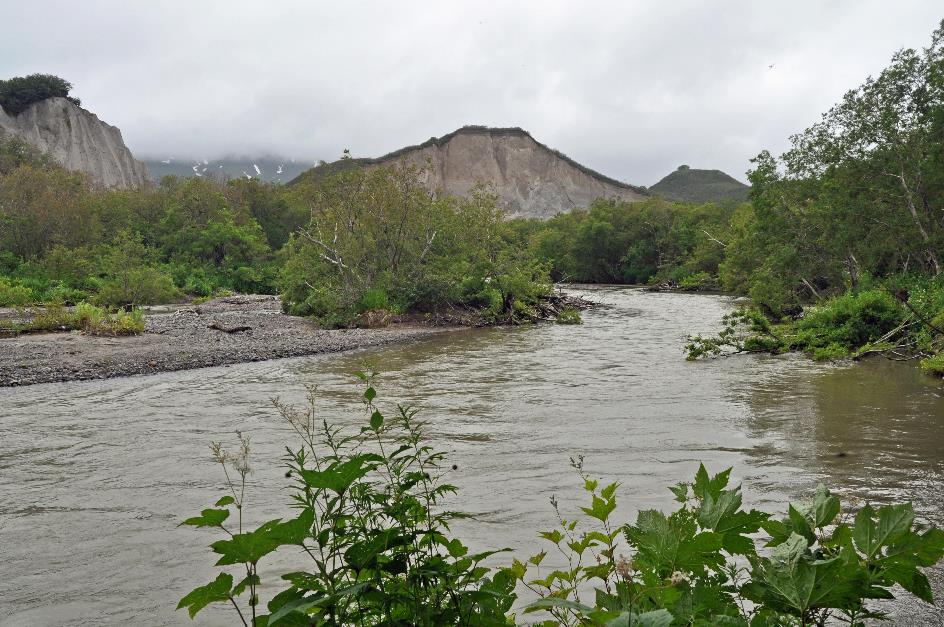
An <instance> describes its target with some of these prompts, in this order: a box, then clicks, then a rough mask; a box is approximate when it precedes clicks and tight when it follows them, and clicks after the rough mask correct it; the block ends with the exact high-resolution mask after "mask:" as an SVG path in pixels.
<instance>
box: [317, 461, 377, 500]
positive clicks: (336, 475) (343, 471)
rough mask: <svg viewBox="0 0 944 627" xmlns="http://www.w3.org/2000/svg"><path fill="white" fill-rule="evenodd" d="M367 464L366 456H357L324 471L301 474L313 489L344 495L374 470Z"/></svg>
mask: <svg viewBox="0 0 944 627" xmlns="http://www.w3.org/2000/svg"><path fill="white" fill-rule="evenodd" d="M366 463H367V459H366V456H365V455H357V456H354V457H352V458H351V459H349V460H347V461H344V462H341V463H335V464H333V465H331V466H329V467H328V468H327V469H325V470H323V471H318V470H302V471H301V473H300V474H301V476H302V480H304V481H305V483H306V484H308V486H310V487H312V488H317V489H323V490H331V491H332V492H337V493H338V494H343V493H344V492H345V491H346V490H347V489H348V488H349V487H351V485H352V484H353V483H354V482H355V481H357V480H358V479H360V478H361V477H363V476H365V475H366V474H367V473H369V472H370V471H371V470H372V469H373V466H369V465H368V466H365V464H366Z"/></svg>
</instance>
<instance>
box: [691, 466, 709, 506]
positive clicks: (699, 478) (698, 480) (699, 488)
mask: <svg viewBox="0 0 944 627" xmlns="http://www.w3.org/2000/svg"><path fill="white" fill-rule="evenodd" d="M709 483H711V480H710V479H709V478H708V470H707V469H706V468H705V465H704V464H698V471H697V472H696V473H695V483H693V484H692V492H693V493H694V494H695V496H696V497H697V498H700V499H703V498H705V496H706V495H707V494H708V484H709Z"/></svg>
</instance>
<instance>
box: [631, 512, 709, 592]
mask: <svg viewBox="0 0 944 627" xmlns="http://www.w3.org/2000/svg"><path fill="white" fill-rule="evenodd" d="M623 532H624V534H625V535H626V539H627V541H628V542H629V544H630V545H631V546H633V547H634V548H635V549H636V556H635V557H634V558H633V559H634V561H635V562H636V563H637V565H638V566H646V567H649V568H652V569H653V570H655V571H656V572H657V573H658V574H659V576H660V577H663V578H664V577H668V576H669V575H670V574H671V573H673V572H675V571H681V572H693V571H701V570H702V569H704V568H705V566H720V565H721V564H723V563H724V558H723V556H722V555H721V553H720V550H721V536H720V535H719V534H717V533H714V532H711V531H706V532H702V533H697V529H696V527H695V524H694V522H687V521H682V520H678V519H676V518H675V517H672V518H666V516H665V514H663V513H662V512H659V511H656V510H643V511H641V512H639V514H638V515H637V517H636V524H635V525H634V526H627V527H625V528H624V530H623Z"/></svg>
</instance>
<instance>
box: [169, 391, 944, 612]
mask: <svg viewBox="0 0 944 627" xmlns="http://www.w3.org/2000/svg"><path fill="white" fill-rule="evenodd" d="M360 376H361V378H362V380H363V381H364V382H365V383H366V386H367V387H366V389H365V391H364V393H363V395H362V400H363V403H364V407H365V413H366V418H367V424H366V425H365V426H364V427H362V428H361V429H360V430H359V431H357V432H355V433H350V434H345V433H343V432H342V431H341V430H340V429H338V428H335V427H332V426H330V425H328V423H327V422H326V421H324V420H318V419H317V418H316V417H315V409H314V403H315V399H314V391H311V392H310V394H309V399H308V400H309V402H308V405H307V407H305V408H303V409H297V408H294V407H290V406H287V405H283V404H281V403H279V402H278V401H276V402H275V406H276V408H277V409H278V411H279V412H280V413H281V415H282V416H283V418H284V419H285V420H286V422H287V423H288V425H289V426H290V427H291V428H292V429H293V430H294V432H295V433H296V435H297V436H298V439H299V446H298V448H297V449H286V456H285V461H286V464H287V466H288V473H287V476H288V477H290V478H291V480H292V490H291V494H292V501H293V505H294V508H295V510H296V515H295V516H294V517H293V518H289V519H274V520H269V521H268V522H265V523H263V524H261V525H259V526H258V527H256V528H255V529H247V528H246V524H245V521H246V518H245V516H246V512H245V510H244V506H245V503H246V500H245V488H246V478H247V476H248V475H249V473H250V467H249V448H250V447H249V440H248V438H247V437H246V436H244V435H242V434H239V436H238V437H239V449H238V451H237V452H235V453H230V452H227V451H226V450H224V449H223V448H222V446H221V445H219V444H214V445H213V447H212V450H213V455H214V459H215V460H216V461H217V462H218V463H220V464H221V465H222V467H223V469H224V472H225V473H226V477H227V484H228V486H229V491H228V493H226V494H224V495H223V496H222V497H221V498H220V499H219V500H217V501H216V504H215V505H214V506H213V507H211V508H208V509H205V510H203V511H202V512H201V514H200V515H199V516H195V517H192V518H189V519H187V520H185V521H184V522H183V523H182V524H184V525H190V526H195V527H209V528H213V529H215V530H218V531H220V532H222V533H223V534H224V537H223V538H221V539H219V540H217V541H216V542H214V543H213V544H211V545H210V546H211V548H212V550H213V552H214V553H216V554H217V555H218V556H219V558H218V561H217V563H216V565H217V566H218V567H221V569H220V570H221V572H220V573H219V574H218V575H217V577H216V578H215V579H214V580H213V581H211V582H210V583H208V584H206V585H204V586H201V587H198V588H196V589H194V590H192V591H191V592H190V593H189V594H187V595H186V596H184V597H183V598H182V599H181V601H180V604H179V605H178V607H179V608H187V610H188V612H189V613H190V615H191V617H193V616H195V615H196V614H197V613H198V612H200V611H201V610H203V609H204V608H205V607H206V606H208V605H209V604H211V603H226V604H229V605H232V606H233V607H234V608H235V611H236V612H238V616H239V618H240V619H241V622H242V623H243V624H244V625H253V626H260V625H265V626H272V625H424V626H432V625H508V624H514V622H515V620H516V616H515V615H514V614H509V612H510V611H511V609H512V605H513V603H514V602H515V600H516V598H517V597H516V593H515V588H516V586H520V587H521V588H522V589H523V590H527V591H528V592H529V593H530V595H529V596H530V597H531V599H532V600H530V601H529V602H528V603H527V604H526V605H524V607H523V608H522V611H523V613H524V614H531V613H536V612H543V613H544V616H545V617H546V620H544V622H542V623H540V624H541V625H546V626H553V625H567V626H578V625H579V626H607V627H619V626H624V625H625V626H629V625H632V626H634V627H669V626H670V625H692V626H708V625H726V626H740V627H788V626H794V627H811V626H824V625H827V624H837V623H838V624H847V625H850V626H862V625H864V621H865V620H867V619H875V618H882V616H883V614H882V613H881V612H879V611H877V610H876V609H875V608H874V607H869V606H868V605H867V602H868V601H870V600H872V599H890V598H893V597H892V590H893V588H894V587H895V586H901V587H902V588H904V589H905V590H907V591H908V592H911V593H912V594H914V595H915V596H917V597H918V598H919V599H921V600H923V601H926V602H928V603H931V602H933V598H932V591H931V587H930V585H929V583H928V579H927V577H926V576H925V575H924V573H923V572H922V569H923V568H926V567H929V566H933V565H934V564H936V563H937V562H938V561H939V560H940V559H941V558H942V557H944V532H942V531H940V530H938V529H935V528H929V527H926V526H923V525H921V524H917V523H916V522H915V513H914V510H913V509H912V507H911V505H909V504H904V505H888V506H884V507H880V508H877V509H876V508H874V507H872V506H870V505H866V506H865V507H862V508H861V509H859V510H858V512H855V513H853V512H850V511H844V510H843V509H842V507H841V504H840V502H839V499H838V498H837V497H836V496H834V495H833V494H831V493H830V492H829V491H828V490H827V489H826V488H825V487H823V486H819V488H818V489H817V491H816V493H815V496H814V497H813V498H812V499H811V500H810V501H809V502H805V503H797V504H792V505H790V506H789V508H788V511H787V515H786V516H785V517H782V518H776V517H773V516H771V515H770V514H768V513H765V512H761V511H758V510H754V509H750V510H747V509H744V508H743V507H742V505H743V503H742V495H741V488H740V486H731V485H729V482H730V475H731V469H730V468H728V469H727V470H724V471H722V472H720V473H717V474H715V475H713V476H712V475H710V474H709V473H708V471H707V470H706V469H705V467H704V466H703V465H702V466H700V467H699V469H698V472H697V473H696V475H695V477H694V480H693V481H692V482H690V483H680V484H678V485H676V486H674V487H672V488H670V489H671V491H672V493H673V494H674V496H675V500H676V501H677V502H678V503H679V507H678V509H676V510H675V511H673V512H670V513H664V512H661V511H657V510H644V511H640V512H639V513H638V514H637V516H636V519H635V522H634V523H621V522H617V521H616V520H614V513H615V512H616V509H617V490H618V489H619V483H616V482H614V483H610V484H607V485H601V484H600V482H599V481H597V480H595V479H593V478H591V477H590V476H589V475H588V474H587V473H586V472H585V471H584V468H583V459H582V458H579V457H578V458H576V459H573V460H571V461H572V465H573V466H574V468H575V470H576V471H577V473H578V475H579V477H580V480H581V481H582V482H583V487H584V490H585V491H586V494H587V496H588V501H589V502H588V503H587V504H586V505H585V506H583V507H581V508H580V511H581V512H582V513H583V514H584V516H585V518H584V519H578V518H577V517H570V516H565V515H564V514H563V513H562V508H561V506H560V504H559V503H558V501H557V500H556V499H555V498H553V497H552V499H551V504H552V506H553V508H554V511H555V513H556V515H557V522H558V524H557V526H556V528H553V529H550V530H548V531H543V532H541V533H540V534H539V536H540V537H541V538H542V539H543V540H544V541H545V542H547V543H548V547H547V548H546V549H545V550H542V551H540V552H538V553H537V554H535V555H533V556H531V557H530V558H528V559H527V560H526V561H524V562H522V561H519V560H517V559H513V561H512V563H511V565H510V566H507V567H504V568H494V569H493V568H491V567H489V566H485V565H484V561H485V560H487V559H488V558H489V557H491V556H493V555H495V554H496V553H500V552H501V551H486V552H481V553H475V554H470V552H469V549H468V548H467V547H466V546H465V545H464V544H463V543H462V542H461V540H459V539H457V538H453V537H450V535H449V524H450V522H451V521H453V520H455V519H457V518H459V517H460V516H461V515H460V514H458V513H456V512H452V511H450V510H447V509H444V508H443V499H444V498H445V497H446V496H448V495H449V494H452V493H454V492H455V488H454V487H453V486H451V485H449V484H448V483H446V482H445V476H446V474H447V473H448V472H449V467H448V466H447V464H446V463H445V458H444V455H443V453H441V452H437V451H435V450H433V449H432V448H431V447H430V446H428V445H427V444H426V443H425V441H424V439H423V434H422V429H421V427H420V425H419V424H418V423H417V422H416V420H415V412H414V411H412V410H410V409H408V408H404V407H398V408H397V412H396V413H395V414H392V417H389V418H388V417H386V416H385V415H384V414H382V413H381V411H380V410H379V409H378V407H377V405H376V404H375V401H376V391H375V388H374V387H373V375H372V374H361V375H360ZM231 517H232V518H235V522H230V520H231ZM764 542H766V544H764V545H763V546H761V544H763V543H764ZM283 547H285V548H287V549H288V550H294V557H293V559H295V560H296V561H297V560H303V563H305V564H308V565H309V566H308V567H307V568H306V567H305V566H299V567H298V568H295V569H291V570H290V571H289V572H286V573H284V574H282V575H281V588H278V586H277V585H274V584H275V582H268V581H267V582H266V585H267V587H268V589H274V590H275V593H274V595H273V596H272V598H271V599H270V600H268V602H267V603H266V604H265V606H263V603H262V601H261V599H260V596H259V590H260V588H261V586H262V584H263V582H262V581H261V578H260V575H259V573H260V570H259V564H260V561H261V560H262V559H264V558H266V557H267V556H269V555H271V554H272V553H274V552H275V551H277V550H279V549H282V548H283ZM507 550H508V549H504V551H507ZM233 569H235V570H236V571H237V572H238V574H236V575H234V574H233ZM263 607H264V609H263Z"/></svg>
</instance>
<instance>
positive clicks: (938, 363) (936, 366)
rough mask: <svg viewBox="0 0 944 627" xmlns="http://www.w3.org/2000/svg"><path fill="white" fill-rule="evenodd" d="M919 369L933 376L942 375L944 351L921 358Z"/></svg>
mask: <svg viewBox="0 0 944 627" xmlns="http://www.w3.org/2000/svg"><path fill="white" fill-rule="evenodd" d="M921 369H922V370H924V371H925V372H926V373H928V374H930V375H933V376H935V377H944V353H939V354H937V355H933V356H931V357H926V358H925V359H922V360H921Z"/></svg>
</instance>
